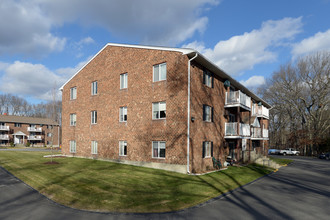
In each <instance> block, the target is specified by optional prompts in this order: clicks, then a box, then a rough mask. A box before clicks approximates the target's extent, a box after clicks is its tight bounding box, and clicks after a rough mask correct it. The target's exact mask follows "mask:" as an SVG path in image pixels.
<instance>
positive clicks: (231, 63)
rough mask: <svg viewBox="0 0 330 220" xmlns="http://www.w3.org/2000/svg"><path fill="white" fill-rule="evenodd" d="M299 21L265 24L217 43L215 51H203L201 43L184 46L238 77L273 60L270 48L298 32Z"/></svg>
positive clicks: (290, 19) (299, 29)
mask: <svg viewBox="0 0 330 220" xmlns="http://www.w3.org/2000/svg"><path fill="white" fill-rule="evenodd" d="M301 19H302V18H301V17H299V18H284V19H281V20H277V21H273V20H269V21H266V22H263V23H262V25H261V28H260V29H257V30H252V31H251V32H248V33H244V34H242V35H238V36H233V37H231V38H230V39H228V40H224V41H219V42H218V43H217V44H216V45H215V47H214V48H205V47H204V44H203V43H202V42H192V43H190V44H187V45H184V46H183V47H196V48H197V49H198V50H199V51H201V53H203V54H204V55H205V56H206V57H207V58H209V59H210V60H212V61H213V62H214V63H215V64H217V65H218V66H219V67H220V68H221V69H223V70H224V71H226V72H228V73H229V74H232V75H240V74H241V73H242V72H244V71H245V70H248V69H252V68H253V67H254V65H256V64H259V63H264V62H271V61H274V60H276V59H277V54H276V53H275V52H272V50H271V48H272V47H276V46H281V45H283V44H285V43H286V41H290V40H292V39H293V38H294V36H296V35H297V34H298V33H300V32H301V29H302V22H301Z"/></svg>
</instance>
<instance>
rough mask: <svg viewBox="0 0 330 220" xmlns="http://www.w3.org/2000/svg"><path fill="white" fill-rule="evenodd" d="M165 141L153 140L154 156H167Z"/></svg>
mask: <svg viewBox="0 0 330 220" xmlns="http://www.w3.org/2000/svg"><path fill="white" fill-rule="evenodd" d="M165 145H166V142H165V141H153V142H152V157H153V158H165V148H166V146H165Z"/></svg>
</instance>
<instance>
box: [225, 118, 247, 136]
mask: <svg viewBox="0 0 330 220" xmlns="http://www.w3.org/2000/svg"><path fill="white" fill-rule="evenodd" d="M238 124H239V125H238V126H237V122H231V123H225V138H239V137H242V136H245V137H249V136H250V125H249V124H243V123H238Z"/></svg>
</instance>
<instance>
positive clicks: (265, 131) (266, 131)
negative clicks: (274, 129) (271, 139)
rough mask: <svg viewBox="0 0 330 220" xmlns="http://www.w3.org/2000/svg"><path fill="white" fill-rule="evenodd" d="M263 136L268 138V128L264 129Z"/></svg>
mask: <svg viewBox="0 0 330 220" xmlns="http://www.w3.org/2000/svg"><path fill="white" fill-rule="evenodd" d="M262 137H264V138H268V129H263V130H262Z"/></svg>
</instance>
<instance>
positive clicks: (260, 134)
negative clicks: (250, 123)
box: [251, 128, 268, 140]
mask: <svg viewBox="0 0 330 220" xmlns="http://www.w3.org/2000/svg"><path fill="white" fill-rule="evenodd" d="M251 132H252V133H251V139H252V140H263V139H265V138H268V129H262V130H261V128H252V129H251Z"/></svg>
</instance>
